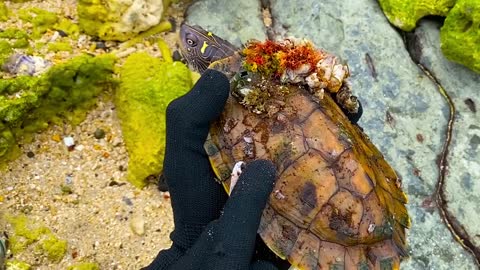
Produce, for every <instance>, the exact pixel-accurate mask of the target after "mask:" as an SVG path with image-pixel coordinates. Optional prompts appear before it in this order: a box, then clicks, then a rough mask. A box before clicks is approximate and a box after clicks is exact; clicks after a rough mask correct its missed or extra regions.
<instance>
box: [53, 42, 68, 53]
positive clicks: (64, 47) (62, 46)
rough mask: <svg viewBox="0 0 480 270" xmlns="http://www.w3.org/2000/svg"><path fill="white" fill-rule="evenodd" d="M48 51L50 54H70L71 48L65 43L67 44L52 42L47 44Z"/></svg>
mask: <svg viewBox="0 0 480 270" xmlns="http://www.w3.org/2000/svg"><path fill="white" fill-rule="evenodd" d="M48 50H49V51H51V52H59V51H67V52H71V51H72V46H71V45H70V43H67V42H53V43H48Z"/></svg>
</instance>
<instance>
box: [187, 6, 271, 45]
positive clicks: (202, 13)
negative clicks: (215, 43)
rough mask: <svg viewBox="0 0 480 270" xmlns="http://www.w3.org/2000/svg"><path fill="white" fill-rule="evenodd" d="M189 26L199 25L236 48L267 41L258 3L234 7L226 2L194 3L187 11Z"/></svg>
mask: <svg viewBox="0 0 480 270" xmlns="http://www.w3.org/2000/svg"><path fill="white" fill-rule="evenodd" d="M227 14H228V15H227ZM186 22H187V23H189V24H198V25H200V26H201V27H203V28H204V29H206V30H208V31H212V32H214V33H215V34H216V35H218V36H220V37H222V38H224V39H227V40H228V41H230V42H231V43H232V44H234V45H237V46H240V45H242V44H243V43H245V42H246V41H248V40H249V39H252V38H255V39H258V40H264V39H265V38H266V37H267V36H266V34H265V26H264V25H263V22H262V13H261V8H260V1H257V0H243V1H235V3H233V2H232V3H229V2H228V1H226V0H208V1H195V2H194V3H193V4H192V5H191V6H190V7H189V8H188V10H187V17H186Z"/></svg>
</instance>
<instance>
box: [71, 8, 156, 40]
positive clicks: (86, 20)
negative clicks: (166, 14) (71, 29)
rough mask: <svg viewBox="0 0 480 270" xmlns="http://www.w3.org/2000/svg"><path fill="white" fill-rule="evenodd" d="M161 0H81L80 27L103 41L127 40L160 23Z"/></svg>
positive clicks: (79, 11)
mask: <svg viewBox="0 0 480 270" xmlns="http://www.w3.org/2000/svg"><path fill="white" fill-rule="evenodd" d="M163 10H164V3H163V1H162V0H122V1H120V0H105V1H98V0H79V1H78V4H77V12H78V17H79V24H80V28H81V29H82V30H83V31H84V32H85V33H87V34H88V35H92V36H98V37H99V38H100V39H103V40H120V41H125V40H127V39H129V38H131V37H133V36H135V35H136V34H138V33H139V32H142V31H145V30H148V29H149V28H150V27H152V26H155V25H157V24H158V23H159V22H160V19H161V17H162V14H163Z"/></svg>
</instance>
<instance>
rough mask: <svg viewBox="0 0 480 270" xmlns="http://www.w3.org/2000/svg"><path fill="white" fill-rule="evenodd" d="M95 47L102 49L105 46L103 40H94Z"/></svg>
mask: <svg viewBox="0 0 480 270" xmlns="http://www.w3.org/2000/svg"><path fill="white" fill-rule="evenodd" d="M95 48H96V49H103V50H104V49H106V48H107V46H106V45H105V42H103V41H97V42H95Z"/></svg>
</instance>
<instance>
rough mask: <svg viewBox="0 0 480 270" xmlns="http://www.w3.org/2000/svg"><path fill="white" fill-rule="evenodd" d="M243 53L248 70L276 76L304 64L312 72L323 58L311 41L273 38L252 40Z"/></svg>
mask: <svg viewBox="0 0 480 270" xmlns="http://www.w3.org/2000/svg"><path fill="white" fill-rule="evenodd" d="M243 54H244V55H245V67H246V69H247V70H248V71H251V72H259V73H262V74H264V75H266V76H270V75H273V76H275V77H280V76H281V75H282V73H283V72H284V71H285V70H297V69H298V68H300V67H302V66H304V65H308V66H309V70H308V71H309V72H311V71H313V70H314V69H315V67H316V64H317V63H318V62H319V61H320V60H321V59H322V58H323V53H322V52H321V51H319V50H316V49H315V48H314V47H313V46H312V44H311V43H309V42H306V43H303V44H298V45H297V44H294V43H293V42H276V41H272V40H267V41H265V42H259V41H254V42H250V43H249V44H248V45H247V47H246V48H245V49H244V50H243Z"/></svg>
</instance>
